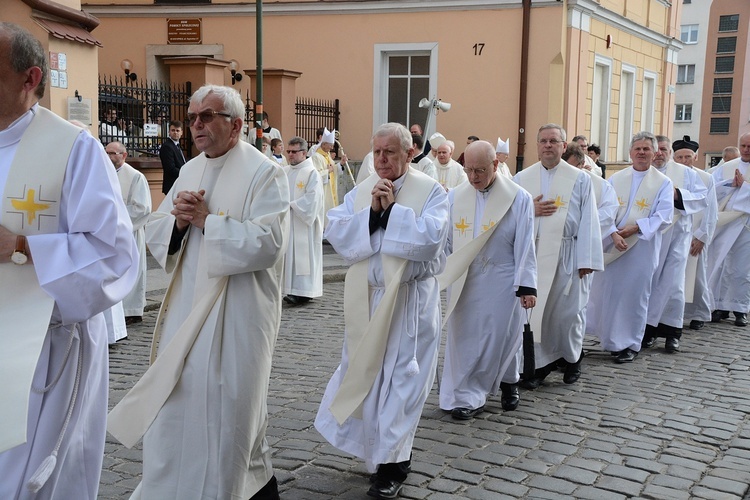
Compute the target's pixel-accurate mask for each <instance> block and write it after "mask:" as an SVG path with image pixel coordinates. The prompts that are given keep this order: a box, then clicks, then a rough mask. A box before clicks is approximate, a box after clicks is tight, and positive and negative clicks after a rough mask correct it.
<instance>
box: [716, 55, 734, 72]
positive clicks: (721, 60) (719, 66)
mask: <svg viewBox="0 0 750 500" xmlns="http://www.w3.org/2000/svg"><path fill="white" fill-rule="evenodd" d="M733 71H734V56H724V57H717V58H716V69H715V72H716V73H731V72H733Z"/></svg>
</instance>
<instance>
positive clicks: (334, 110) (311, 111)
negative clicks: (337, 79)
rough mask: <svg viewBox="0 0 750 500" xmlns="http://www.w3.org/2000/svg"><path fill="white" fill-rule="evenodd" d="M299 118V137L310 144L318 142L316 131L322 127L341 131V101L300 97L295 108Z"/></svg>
mask: <svg viewBox="0 0 750 500" xmlns="http://www.w3.org/2000/svg"><path fill="white" fill-rule="evenodd" d="M294 111H295V114H296V116H297V135H298V136H300V137H302V138H303V139H305V140H306V141H307V142H308V143H309V144H315V143H317V142H318V138H317V136H316V131H317V130H318V129H319V128H322V127H328V130H334V129H335V130H339V117H340V115H341V112H340V111H339V100H338V99H335V100H333V101H325V100H321V99H307V98H304V97H298V98H297V102H296V104H295V106H294Z"/></svg>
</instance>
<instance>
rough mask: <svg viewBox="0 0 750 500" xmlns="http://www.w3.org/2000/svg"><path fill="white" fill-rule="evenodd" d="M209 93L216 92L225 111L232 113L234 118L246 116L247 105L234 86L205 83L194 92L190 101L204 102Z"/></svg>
mask: <svg viewBox="0 0 750 500" xmlns="http://www.w3.org/2000/svg"><path fill="white" fill-rule="evenodd" d="M209 94H215V95H216V96H218V97H219V99H221V102H222V107H223V108H224V109H222V110H217V111H225V112H227V113H229V114H230V118H231V119H232V120H234V119H236V118H243V119H244V118H245V105H244V104H243V103H242V96H240V93H239V92H237V91H236V90H235V89H233V88H232V87H225V86H223V85H204V86H202V87H201V88H199V89H198V90H196V91H195V93H193V95H192V96H191V97H190V102H203V101H204V100H205V99H206V97H208V96H209Z"/></svg>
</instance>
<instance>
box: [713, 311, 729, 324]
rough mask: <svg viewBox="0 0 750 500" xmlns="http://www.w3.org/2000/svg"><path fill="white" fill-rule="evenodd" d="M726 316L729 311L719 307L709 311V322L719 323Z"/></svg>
mask: <svg viewBox="0 0 750 500" xmlns="http://www.w3.org/2000/svg"><path fill="white" fill-rule="evenodd" d="M728 317H729V311H723V310H721V309H717V310H715V311H714V312H712V313H711V323H721V320H722V319H727V318H728Z"/></svg>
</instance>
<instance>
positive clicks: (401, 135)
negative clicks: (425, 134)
mask: <svg viewBox="0 0 750 500" xmlns="http://www.w3.org/2000/svg"><path fill="white" fill-rule="evenodd" d="M390 136H396V138H398V142H399V143H400V144H401V149H403V150H404V151H406V152H408V151H409V150H410V149H411V147H412V145H413V144H414V142H413V141H412V137H411V132H409V129H407V128H406V127H404V126H403V125H401V124H400V123H395V122H390V123H384V124H383V125H381V126H379V127H378V129H377V130H376V131H375V133H374V134H373V135H372V138H373V139H375V138H376V137H390ZM370 145H372V141H371V142H370Z"/></svg>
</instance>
